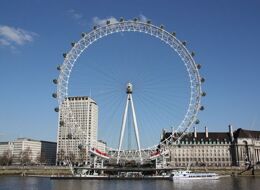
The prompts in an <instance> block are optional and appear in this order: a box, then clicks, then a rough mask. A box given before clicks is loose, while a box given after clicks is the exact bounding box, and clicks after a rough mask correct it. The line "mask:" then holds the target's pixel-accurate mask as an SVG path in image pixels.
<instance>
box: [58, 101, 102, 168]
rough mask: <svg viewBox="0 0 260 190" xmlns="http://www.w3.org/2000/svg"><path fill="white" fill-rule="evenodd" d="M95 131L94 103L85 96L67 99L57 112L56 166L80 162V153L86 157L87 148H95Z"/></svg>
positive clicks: (96, 118) (96, 106)
mask: <svg viewBox="0 0 260 190" xmlns="http://www.w3.org/2000/svg"><path fill="white" fill-rule="evenodd" d="M67 105H69V107H70V109H68V108H67ZM68 112H70V113H68ZM97 130H98V105H97V104H96V102H95V101H94V100H93V99H91V98H90V97H87V96H83V97H69V98H67V99H66V100H65V101H64V104H63V105H61V107H60V110H59V126H58V135H57V164H62V163H63V164H64V163H65V164H66V163H67V162H68V161H70V162H82V151H85V152H84V153H85V155H86V156H85V157H87V154H88V152H87V151H88V148H89V147H97ZM82 147H83V148H82ZM85 159H86V158H85Z"/></svg>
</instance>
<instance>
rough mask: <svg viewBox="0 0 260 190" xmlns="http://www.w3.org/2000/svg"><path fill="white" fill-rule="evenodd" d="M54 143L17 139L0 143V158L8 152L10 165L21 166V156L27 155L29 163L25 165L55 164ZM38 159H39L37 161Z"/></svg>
mask: <svg viewBox="0 0 260 190" xmlns="http://www.w3.org/2000/svg"><path fill="white" fill-rule="evenodd" d="M56 146H57V144H56V142H49V141H39V140H33V139H29V138H18V139H16V140H14V141H10V142H0V156H2V155H3V154H4V152H6V151H9V152H10V154H11V155H12V158H13V159H12V164H21V162H22V155H23V154H27V156H28V160H29V161H30V163H27V164H31V163H33V164H39V162H40V163H41V164H48V165H53V164H55V160H56ZM39 157H40V158H41V159H39Z"/></svg>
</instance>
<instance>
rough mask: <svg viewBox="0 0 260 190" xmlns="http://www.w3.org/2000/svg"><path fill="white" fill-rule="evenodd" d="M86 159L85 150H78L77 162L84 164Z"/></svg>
mask: <svg viewBox="0 0 260 190" xmlns="http://www.w3.org/2000/svg"><path fill="white" fill-rule="evenodd" d="M86 159H87V152H86V149H85V148H82V149H80V151H79V161H80V162H81V163H84V162H85V161H86Z"/></svg>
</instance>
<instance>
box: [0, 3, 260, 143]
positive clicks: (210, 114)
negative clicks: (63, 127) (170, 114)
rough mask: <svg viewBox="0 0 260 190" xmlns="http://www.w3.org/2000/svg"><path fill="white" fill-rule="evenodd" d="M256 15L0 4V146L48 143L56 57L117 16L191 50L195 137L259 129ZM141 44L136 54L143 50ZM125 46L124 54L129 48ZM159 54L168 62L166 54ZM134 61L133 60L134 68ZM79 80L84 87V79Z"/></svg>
mask: <svg viewBox="0 0 260 190" xmlns="http://www.w3.org/2000/svg"><path fill="white" fill-rule="evenodd" d="M259 10H260V2H259V1H257V0H252V1H243V0H236V1H235V0H230V1H226V0H212V1H206V0H197V1H189V0H184V1H170V0H162V1H153V0H152V1H144V0H143V1H142V0H141V1H137V0H133V1H111V0H109V1H105V2H104V1H100V0H98V1H88V0H87V1H83V0H76V1H72V0H65V1H50V0H46V1H41V0H36V1H35V0H34V1H32V0H28V1H18V0H16V1H15V0H3V1H1V2H0V65H1V69H0V88H1V95H0V97H1V98H0V105H1V107H0V141H5V140H12V139H15V138H17V137H28V138H33V139H39V140H51V141H56V135H57V123H58V121H57V120H58V118H57V117H58V115H57V114H56V113H55V112H54V111H53V110H54V108H55V107H57V101H56V100H55V99H53V98H52V97H51V94H52V93H53V92H55V90H56V89H55V86H54V85H53V83H52V79H54V78H57V76H58V72H57V70H56V67H57V65H59V64H62V62H63V57H62V53H64V52H67V51H68V50H69V49H70V48H71V46H70V43H71V42H74V41H78V40H79V39H80V34H81V33H82V32H87V31H90V30H91V29H92V27H93V25H94V24H102V23H103V22H104V21H106V20H107V19H111V20H112V21H113V20H115V19H119V18H120V17H124V18H125V19H133V18H134V17H139V18H140V19H151V20H152V22H153V23H154V24H155V25H160V24H163V25H164V26H165V28H166V30H168V31H176V33H177V37H178V39H181V40H186V41H187V42H188V45H187V47H188V49H189V50H191V51H195V53H196V56H195V60H196V61H197V62H198V63H200V64H201V65H202V70H201V75H202V76H203V77H205V78H206V83H205V85H203V90H205V91H206V92H207V96H206V97H205V98H203V99H202V104H203V105H205V108H206V109H205V111H204V112H202V113H200V114H199V115H198V118H199V119H200V121H201V123H200V125H198V130H199V131H204V127H205V126H207V127H208V128H209V131H227V130H228V125H229V124H232V125H233V126H234V127H233V128H234V129H237V128H245V129H248V130H260V119H259V118H260V99H259V97H260V85H259V81H260V74H259V73H260V62H259V56H258V54H259V47H258V46H259V44H260V35H259V34H260V25H259V20H260V12H259ZM132 37H133V36H130V37H129V38H130V39H131V38H132ZM120 39H121V38H120V36H119V37H118V38H117V37H115V41H114V42H115V43H113V44H111V43H110V41H109V39H108V40H106V41H104V44H102V43H101V41H100V43H98V44H97V45H96V48H97V49H99V51H100V52H97V51H96V50H95V49H94V47H93V48H92V49H90V50H89V51H90V52H93V53H92V54H91V55H88V54H87V53H85V54H84V55H85V57H84V59H83V58H82V62H83V61H93V60H96V61H98V60H100V59H101V58H100V57H99V56H100V54H101V55H104V56H107V57H108V58H109V57H110V56H109V53H110V52H113V51H114V49H116V48H117V47H116V44H119V45H120V43H119V42H120ZM122 39H124V38H122ZM125 39H127V38H125ZM143 42H145V39H144V40H143V41H142V40H140V47H139V48H142V47H145V44H142V43H143ZM133 43H134V42H131V43H129V44H128V45H129V46H127V47H129V48H133V47H134V46H133ZM155 43H156V42H151V44H155ZM110 44H111V51H108V52H107V54H106V52H104V50H105V48H107V47H109V45H110ZM93 46H95V45H93ZM113 48H114V49H113ZM101 50H102V51H101ZM159 50H164V49H158V51H159ZM125 52H126V51H125ZM162 52H163V51H162ZM123 53H124V51H123V50H122V54H123ZM143 53H144V54H149V51H148V50H147V51H144V52H143ZM158 55H159V54H158ZM163 55H164V56H165V57H167V56H168V55H167V52H166V53H165V54H163ZM125 56H126V58H128V57H127V54H125ZM139 56H140V57H141V55H139V54H138V55H137V58H136V61H142V60H141V59H139ZM165 57H164V58H165ZM94 58H95V59H94ZM121 59H123V58H121ZM165 59H166V58H165ZM111 60H114V59H111ZM115 60H116V59H115ZM119 60H120V59H119ZM80 61H81V60H80ZM136 64H138V62H137V63H136ZM79 68H80V67H79ZM82 68H84V67H82ZM115 68H116V66H115ZM77 71H78V73H80V70H77V69H76V68H75V73H76V72H77ZM84 77H85V78H84ZM80 79H84V80H87V76H82V78H79V79H78V80H80ZM85 90H87V92H88V94H85V95H89V94H90V93H92V94H95V89H92V90H91V89H85ZM91 91H92V92H91ZM123 104H124V103H123ZM158 135H159V134H158Z"/></svg>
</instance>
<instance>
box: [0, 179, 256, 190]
mask: <svg viewBox="0 0 260 190" xmlns="http://www.w3.org/2000/svg"><path fill="white" fill-rule="evenodd" d="M9 189H10V190H16V189H17V190H19V189H22V190H67V189H68V190H71V189H73V190H78V189H79V190H81V189H82V190H83V189H84V190H128V189H129V190H155V189H156V190H157V189H158V190H178V189H192V190H196V189H198V190H206V189H207V190H208V189H214V190H218V189H220V190H240V189H249V190H255V189H260V177H225V178H221V179H220V180H189V181H188V180H186V181H178V182H176V181H175V182H172V181H170V180H169V181H168V180H50V179H49V178H45V177H13V176H1V177H0V190H9Z"/></svg>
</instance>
